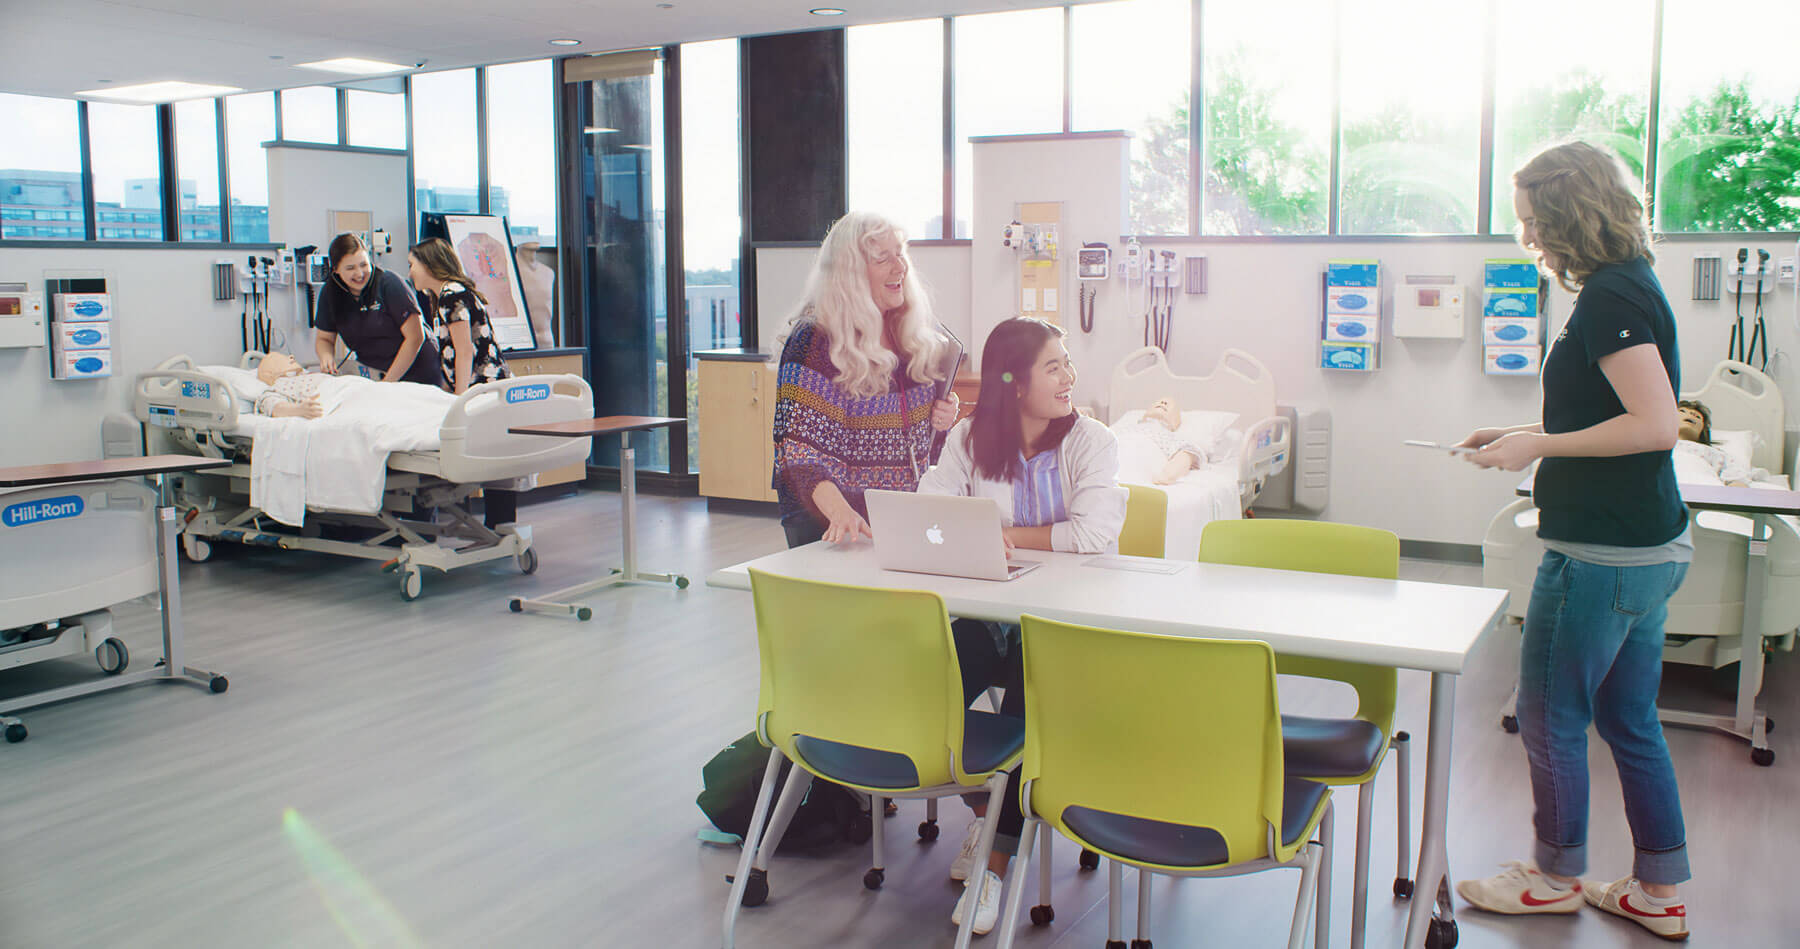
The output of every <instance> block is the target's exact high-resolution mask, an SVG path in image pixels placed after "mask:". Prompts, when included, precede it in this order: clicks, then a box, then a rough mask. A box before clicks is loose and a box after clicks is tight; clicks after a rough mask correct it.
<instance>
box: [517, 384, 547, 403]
mask: <svg viewBox="0 0 1800 949" xmlns="http://www.w3.org/2000/svg"><path fill="white" fill-rule="evenodd" d="M548 398H550V387H549V386H548V385H530V386H513V387H512V388H510V389H508V390H506V401H507V402H509V403H512V402H542V401H544V400H545V399H548Z"/></svg>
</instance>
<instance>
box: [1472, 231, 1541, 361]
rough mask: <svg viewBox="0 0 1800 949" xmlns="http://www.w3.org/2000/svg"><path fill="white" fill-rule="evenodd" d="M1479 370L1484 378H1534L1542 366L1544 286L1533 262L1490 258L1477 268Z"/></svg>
mask: <svg viewBox="0 0 1800 949" xmlns="http://www.w3.org/2000/svg"><path fill="white" fill-rule="evenodd" d="M1482 274H1483V280H1482V288H1483V289H1482V299H1481V366H1482V372H1484V373H1486V374H1487V375H1490V376H1536V375H1538V374H1539V373H1540V372H1542V371H1543V362H1544V289H1545V287H1544V285H1543V280H1542V278H1541V277H1540V276H1539V274H1538V267H1537V262H1536V261H1534V260H1524V259H1515V258H1494V259H1490V260H1488V261H1486V262H1485V264H1484V265H1483V267H1482Z"/></svg>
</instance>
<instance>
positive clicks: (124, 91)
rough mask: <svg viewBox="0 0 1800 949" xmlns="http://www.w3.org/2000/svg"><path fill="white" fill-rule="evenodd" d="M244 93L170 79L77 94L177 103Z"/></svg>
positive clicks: (228, 87) (125, 99)
mask: <svg viewBox="0 0 1800 949" xmlns="http://www.w3.org/2000/svg"><path fill="white" fill-rule="evenodd" d="M242 91H243V90H242V89H239V88H238V87H237V86H215V85H211V84H208V83H203V82H186V81H183V80H180V79H170V80H166V81H163V82H140V83H138V84H136V85H132V86H108V87H106V88H104V89H89V90H87V91H86V92H77V93H75V94H76V95H78V96H82V97H86V98H95V99H121V100H124V101H126V102H175V101H178V100H181V99H209V98H212V97H213V96H222V95H225V94H226V93H230V92H242Z"/></svg>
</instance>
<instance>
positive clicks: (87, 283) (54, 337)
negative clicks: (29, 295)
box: [44, 277, 113, 380]
mask: <svg viewBox="0 0 1800 949" xmlns="http://www.w3.org/2000/svg"><path fill="white" fill-rule="evenodd" d="M44 289H45V296H46V297H48V299H49V301H50V314H49V315H50V320H49V322H48V324H47V326H46V330H47V337H48V340H49V343H50V346H49V350H50V378H52V379H57V380H63V379H104V378H106V377H108V376H111V375H112V374H113V351H112V343H113V333H112V321H113V298H112V294H111V293H110V292H108V289H107V286H106V280H105V279H104V278H101V277H85V278H71V279H56V280H46V281H45V282H44Z"/></svg>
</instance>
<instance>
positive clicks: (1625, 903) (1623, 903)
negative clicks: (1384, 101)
mask: <svg viewBox="0 0 1800 949" xmlns="http://www.w3.org/2000/svg"><path fill="white" fill-rule="evenodd" d="M1619 908H1620V909H1623V910H1624V911H1625V912H1627V913H1630V914H1631V915H1633V916H1649V917H1651V918H1653V919H1654V918H1657V917H1664V916H1682V917H1685V916H1687V905H1686V904H1677V905H1675V906H1671V907H1669V908H1668V909H1665V910H1663V911H1662V912H1660V913H1646V912H1644V911H1643V910H1641V909H1638V908H1637V907H1635V906H1633V905H1631V895H1630V894H1629V893H1627V894H1622V895H1620V897H1619Z"/></svg>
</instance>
